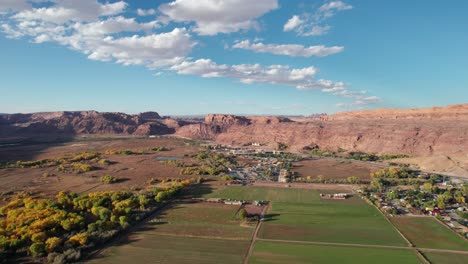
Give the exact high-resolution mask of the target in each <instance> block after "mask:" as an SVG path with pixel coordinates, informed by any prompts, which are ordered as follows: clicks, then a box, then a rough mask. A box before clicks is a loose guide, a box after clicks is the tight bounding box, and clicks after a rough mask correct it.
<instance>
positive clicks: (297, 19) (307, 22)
mask: <svg viewBox="0 0 468 264" xmlns="http://www.w3.org/2000/svg"><path fill="white" fill-rule="evenodd" d="M352 8H353V7H352V6H351V5H348V4H346V3H344V2H342V1H331V2H328V3H325V4H323V5H322V6H320V7H319V8H318V9H317V10H316V11H315V12H314V13H312V14H311V13H304V14H302V15H300V16H299V15H293V16H292V17H291V18H290V19H289V20H288V21H287V22H286V24H284V26H283V30H284V31H291V30H294V31H295V32H296V33H297V35H299V36H320V35H324V34H327V33H328V32H329V31H330V29H331V26H329V25H326V24H323V23H324V22H325V21H326V20H327V19H329V18H331V17H333V16H334V15H335V14H336V13H337V12H340V11H344V10H349V9H352Z"/></svg>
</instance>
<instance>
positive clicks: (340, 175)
mask: <svg viewBox="0 0 468 264" xmlns="http://www.w3.org/2000/svg"><path fill="white" fill-rule="evenodd" d="M378 169H379V168H378V167H376V166H375V165H374V166H371V165H370V164H368V163H363V162H355V161H352V160H338V159H329V158H320V159H309V160H303V161H299V162H295V163H294V167H293V171H294V172H296V173H297V175H298V176H299V177H304V178H305V177H307V176H310V177H311V178H312V179H317V177H319V176H320V177H321V178H323V179H324V180H345V179H346V178H348V177H353V176H355V177H358V178H359V179H361V180H363V181H370V179H371V178H370V173H371V172H374V171H376V170H378Z"/></svg>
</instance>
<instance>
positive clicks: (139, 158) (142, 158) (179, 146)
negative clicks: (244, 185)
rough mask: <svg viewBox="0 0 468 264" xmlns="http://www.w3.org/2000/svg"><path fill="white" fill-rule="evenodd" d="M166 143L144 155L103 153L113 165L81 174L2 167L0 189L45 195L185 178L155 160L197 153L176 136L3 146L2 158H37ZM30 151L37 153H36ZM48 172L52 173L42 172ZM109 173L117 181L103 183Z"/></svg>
mask: <svg viewBox="0 0 468 264" xmlns="http://www.w3.org/2000/svg"><path fill="white" fill-rule="evenodd" d="M161 146H164V147H167V148H170V149H171V150H170V151H163V152H153V153H151V154H144V155H103V158H105V159H108V160H109V161H111V164H110V165H99V169H98V170H95V171H90V172H87V173H82V174H74V173H69V172H58V171H57V169H56V168H55V167H49V168H38V169H32V168H30V169H2V170H0V181H1V182H2V184H1V185H0V193H4V192H10V191H30V192H33V193H36V194H42V195H46V196H48V195H55V194H56V193H57V192H59V191H73V192H78V193H82V192H87V191H102V190H110V189H127V188H131V187H141V186H145V185H146V182H147V181H148V180H149V179H151V178H159V179H162V178H184V177H186V176H181V175H180V174H179V170H180V168H177V167H172V166H167V165H165V164H163V163H162V162H160V161H158V160H156V157H157V156H174V157H181V158H182V161H187V162H191V159H190V158H184V155H190V154H195V153H197V152H198V151H199V149H198V147H197V146H191V145H187V144H185V143H184V141H182V140H177V139H122V140H112V141H93V142H79V143H77V142H70V143H63V144H53V145H51V146H50V147H45V146H43V145H31V146H21V147H10V148H8V149H6V148H3V149H0V158H1V157H6V156H9V157H11V158H12V160H38V159H46V158H60V157H63V156H67V155H72V154H76V153H81V152H84V151H98V152H104V151H105V150H110V149H116V150H122V149H130V150H134V151H135V150H148V149H150V148H154V147H161ZM31 153H34V154H33V155H32V154H31ZM44 173H48V174H49V176H47V177H45V176H43V175H44ZM106 174H110V175H112V176H114V177H116V178H118V179H119V182H118V183H115V184H102V183H101V181H100V177H101V176H102V175H106Z"/></svg>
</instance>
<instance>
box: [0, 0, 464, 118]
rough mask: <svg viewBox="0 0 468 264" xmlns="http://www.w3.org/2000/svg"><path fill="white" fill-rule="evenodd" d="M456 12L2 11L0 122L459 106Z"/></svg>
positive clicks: (20, 0) (44, 7)
mask: <svg viewBox="0 0 468 264" xmlns="http://www.w3.org/2000/svg"><path fill="white" fill-rule="evenodd" d="M138 9H140V10H138ZM467 11H468V2H467V1H463V0H453V1H450V3H447V2H446V1H435V0H434V1H423V0H414V1H403V0H394V1H356V0H355V1H352V0H346V1H304V0H303V1H299V0H283V1H282V0H279V1H277V0H257V1H255V2H253V1H250V0H225V1H219V0H203V1H200V0H198V1H195V0H171V1H144V0H138V1H128V0H127V1H126V2H124V1H109V2H107V1H99V2H97V1H95V0H81V1H79V2H77V1H71V0H53V1H47V2H45V1H44V0H33V1H27V0H5V1H2V2H1V3H0V31H1V33H0V47H1V49H0V58H1V60H0V70H1V72H2V74H1V76H2V77H1V79H0V113H14V112H36V111H62V110H91V109H92V110H98V111H120V112H128V113H138V112H142V111H150V110H152V111H158V112H160V113H162V114H165V115H166V114H167V115H170V114H207V113H234V114H286V115H292V114H305V115H307V114H312V113H322V112H328V113H333V112H339V111H347V110H354V109H373V108H381V107H402V108H408V107H430V106H434V105H438V106H440V105H448V104H457V103H467V102H468V100H467V99H468V63H467V59H468V50H467V47H468V27H467V25H468V16H466V12H467Z"/></svg>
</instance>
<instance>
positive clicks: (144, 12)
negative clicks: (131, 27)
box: [137, 8, 156, 16]
mask: <svg viewBox="0 0 468 264" xmlns="http://www.w3.org/2000/svg"><path fill="white" fill-rule="evenodd" d="M137 14H138V15H139V16H152V15H155V14H156V9H141V8H138V9H137Z"/></svg>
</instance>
